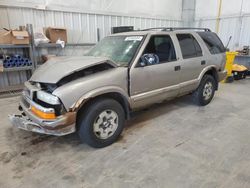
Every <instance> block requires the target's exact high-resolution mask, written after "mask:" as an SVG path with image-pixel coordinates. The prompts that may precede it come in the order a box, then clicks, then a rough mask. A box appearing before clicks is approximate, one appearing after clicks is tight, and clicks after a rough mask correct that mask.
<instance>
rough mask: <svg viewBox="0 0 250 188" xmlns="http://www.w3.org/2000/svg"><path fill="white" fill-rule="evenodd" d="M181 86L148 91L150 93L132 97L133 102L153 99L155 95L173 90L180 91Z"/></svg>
mask: <svg viewBox="0 0 250 188" xmlns="http://www.w3.org/2000/svg"><path fill="white" fill-rule="evenodd" d="M179 87H180V86H179V84H178V85H173V86H168V87H164V88H160V89H155V90H153V91H148V92H144V93H140V94H138V95H134V96H132V97H131V98H132V100H134V101H140V100H143V99H145V98H148V97H153V96H155V95H159V94H162V93H165V92H169V91H173V90H178V89H179Z"/></svg>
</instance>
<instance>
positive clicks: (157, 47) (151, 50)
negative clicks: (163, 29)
mask: <svg viewBox="0 0 250 188" xmlns="http://www.w3.org/2000/svg"><path fill="white" fill-rule="evenodd" d="M143 54H155V55H157V56H158V57H159V62H160V63H166V62H170V61H174V60H176V53H175V49H174V45H173V42H172V39H171V38H170V36H169V35H155V36H152V37H151V38H150V40H149V42H148V44H147V46H146V48H145V51H144V53H143Z"/></svg>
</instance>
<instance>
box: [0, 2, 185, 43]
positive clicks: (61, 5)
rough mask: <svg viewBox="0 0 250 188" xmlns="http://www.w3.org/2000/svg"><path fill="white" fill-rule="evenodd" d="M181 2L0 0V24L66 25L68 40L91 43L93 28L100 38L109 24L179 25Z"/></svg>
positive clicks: (15, 25)
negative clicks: (98, 30)
mask: <svg viewBox="0 0 250 188" xmlns="http://www.w3.org/2000/svg"><path fill="white" fill-rule="evenodd" d="M181 4H182V0H177V1H174V2H173V1H171V0H152V1H143V0H137V1H134V0H127V1H124V0H84V1H81V0H75V1H66V0H53V1H52V0H36V1H31V0H22V1H21V0H16V1H14V0H9V1H7V0H0V5H1V6H2V7H1V8H0V27H1V28H3V27H6V28H18V27H19V25H25V24H27V23H31V24H33V27H34V30H38V31H39V30H41V29H42V28H43V27H48V26H57V27H66V28H67V30H68V42H70V43H85V42H86V43H95V42H97V28H99V29H100V36H101V38H103V37H104V36H107V35H109V34H110V33H111V27H113V26H123V25H132V26H134V28H135V29H144V28H149V27H160V26H181V24H182V22H181ZM13 5H15V6H13ZM121 7H122V9H121ZM168 7H171V9H168ZM166 10H167V11H166Z"/></svg>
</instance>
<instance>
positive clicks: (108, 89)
mask: <svg viewBox="0 0 250 188" xmlns="http://www.w3.org/2000/svg"><path fill="white" fill-rule="evenodd" d="M109 93H117V94H120V95H121V96H122V97H123V99H124V100H126V102H128V105H130V98H129V96H128V94H127V92H126V91H124V90H123V89H122V88H119V87H117V86H106V87H100V88H97V89H94V90H91V91H89V92H88V93H85V94H84V95H83V96H81V97H80V98H79V99H78V100H77V101H76V102H75V103H74V104H73V105H72V106H71V107H70V108H69V110H70V111H77V110H78V109H80V108H81V107H82V106H83V105H84V104H85V102H87V101H88V100H89V99H91V98H95V97H98V96H101V95H105V94H109Z"/></svg>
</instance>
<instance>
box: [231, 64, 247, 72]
mask: <svg viewBox="0 0 250 188" xmlns="http://www.w3.org/2000/svg"><path fill="white" fill-rule="evenodd" d="M232 71H237V72H243V71H247V68H246V67H245V66H244V65H238V64H233V67H232Z"/></svg>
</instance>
